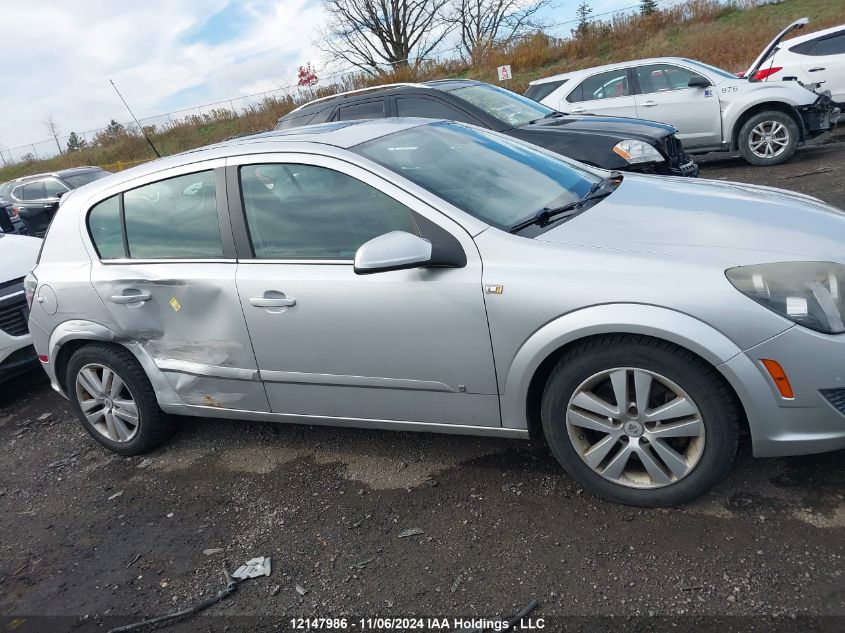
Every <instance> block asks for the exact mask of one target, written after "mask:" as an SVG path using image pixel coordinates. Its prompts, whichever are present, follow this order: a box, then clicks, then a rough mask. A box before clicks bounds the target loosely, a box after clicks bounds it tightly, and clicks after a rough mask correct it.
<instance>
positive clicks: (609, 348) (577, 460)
mask: <svg viewBox="0 0 845 633" xmlns="http://www.w3.org/2000/svg"><path fill="white" fill-rule="evenodd" d="M614 367H636V368H641V369H646V370H650V371H653V372H656V373H659V374H661V375H663V376H666V377H667V378H668V379H670V380H672V381H673V382H675V383H676V384H677V385H679V386H680V387H681V388H682V389H683V390H684V391H686V392H687V393H688V394H689V395H690V397H691V398H692V399H693V401H694V402H695V404H696V405H697V406H698V409H699V411H700V412H701V415H702V419H703V421H704V426H705V433H706V439H705V446H704V452H703V454H702V455H701V458H700V460H699V462H698V464H697V465H696V467H695V468H694V469H693V471H692V472H691V473H689V474H688V475H687V476H686V477H684V478H683V479H681V480H680V481H678V482H676V483H674V484H670V485H668V486H665V487H663V488H655V489H637V488H629V487H626V486H622V485H620V484H616V483H613V482H612V481H609V480H607V479H605V478H603V477H602V476H601V475H599V474H598V473H596V472H594V471H593V470H592V469H591V468H590V467H589V466H587V464H585V463H584V461H583V460H582V459H581V457H580V456H579V455H578V453H577V452H576V450H575V448H574V447H573V445H572V442H571V441H570V439H569V435H568V433H567V430H566V422H565V411H566V407H567V405H568V403H569V399H570V398H571V397H572V395H573V393H574V392H575V390H576V389H577V388H578V386H579V385H581V383H582V382H583V381H585V380H586V379H587V378H589V377H590V376H593V375H595V374H597V373H599V372H601V371H603V370H606V369H611V368H614ZM541 419H542V424H543V431H544V433H545V436H546V440H547V441H548V443H549V446H550V448H551V450H552V453H553V454H554V456H555V457H556V458H557V460H558V462H560V464H561V465H562V466H563V468H564V469H565V470H566V471H567V472H568V473H569V474H570V475H571V476H572V478H573V479H575V481H576V482H578V483H579V484H580V485H581V486H583V487H584V488H585V489H586V490H589V491H590V492H592V493H593V494H595V495H597V496H600V497H604V498H605V499H609V500H611V501H615V502H617V503H622V504H626V505H632V506H645V507H660V506H674V505H679V504H683V503H686V502H688V501H691V500H692V499H695V498H696V497H698V496H700V495H702V494H704V493H705V492H707V491H708V490H709V489H710V488H712V487H713V486H715V485H716V484H717V483H719V482H720V481H721V480H722V479H723V478H724V477H725V476H726V475H727V474H728V472H729V471H730V469H731V466H732V464H733V461H734V457H735V456H736V451H737V445H738V441H739V440H738V437H739V422H740V420H741V419H742V414H741V412H740V405H739V403H738V402H737V399H736V396H735V395H734V393H733V391H732V390H731V388H730V386H729V385H728V384H727V382H726V381H725V379H724V378H723V377H722V376H721V375H720V374H719V373H718V372H717V371H716V370H715V369H714V368H713V367H712V366H711V365H710V364H709V363H707V362H706V361H704V360H703V359H701V358H700V357H698V356H696V355H695V354H693V353H692V352H690V351H688V350H686V349H683V348H680V347H677V346H675V345H673V344H671V343H668V342H666V341H663V340H659V339H654V338H651V337H648V336H640V335H610V336H602V337H595V338H592V339H589V340H587V341H585V342H583V343H580V344H577V345H575V346H574V347H572V348H570V349H568V350H566V352H565V353H564V354H563V356H562V357H561V358H560V360H559V361H558V363H557V366H556V367H555V369H554V371H553V372H552V374H551V376H550V377H549V379H548V381H547V383H546V388H545V391H544V392H543V398H542V403H541Z"/></svg>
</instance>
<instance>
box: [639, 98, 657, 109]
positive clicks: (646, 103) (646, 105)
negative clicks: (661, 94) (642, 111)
mask: <svg viewBox="0 0 845 633" xmlns="http://www.w3.org/2000/svg"><path fill="white" fill-rule="evenodd" d="M640 105H641V106H643V107H644V108H652V107H654V106H656V105H657V102H656V101H651V100H649V101H644V102H643V103H641V104H640Z"/></svg>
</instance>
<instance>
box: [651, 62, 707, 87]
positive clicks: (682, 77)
mask: <svg viewBox="0 0 845 633" xmlns="http://www.w3.org/2000/svg"><path fill="white" fill-rule="evenodd" d="M636 72H637V81H638V82H639V84H640V92H641V93H642V94H649V93H652V92H667V91H669V90H684V89H686V88H689V80H690V79H692V78H693V77H701V78H702V79H704V77H703V76H702V75H699V74H698V73H694V72H692V71H691V70H687V69H686V68H681V67H679V66H673V65H671V64H651V65H649V66H638V67H637V69H636Z"/></svg>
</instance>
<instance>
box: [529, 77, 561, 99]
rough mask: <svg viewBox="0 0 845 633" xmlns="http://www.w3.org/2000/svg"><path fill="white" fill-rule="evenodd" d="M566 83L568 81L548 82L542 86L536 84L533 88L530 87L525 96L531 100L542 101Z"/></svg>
mask: <svg viewBox="0 0 845 633" xmlns="http://www.w3.org/2000/svg"><path fill="white" fill-rule="evenodd" d="M565 83H566V79H561V80H560V81H547V82H546V83H542V84H534V85H533V86H528V90H526V91H525V96H526V97H528V98H529V99H534V101H542V100H543V99H545V98H546V97H548V96H549V95H550V94H552V93H553V92H554V91H555V90H557V89H558V88H560V87H561V86H562V85H563V84H565Z"/></svg>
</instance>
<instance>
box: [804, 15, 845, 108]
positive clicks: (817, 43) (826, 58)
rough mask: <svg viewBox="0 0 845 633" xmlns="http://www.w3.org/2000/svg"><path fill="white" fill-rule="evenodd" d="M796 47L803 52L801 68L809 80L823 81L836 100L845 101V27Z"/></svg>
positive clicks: (823, 87)
mask: <svg viewBox="0 0 845 633" xmlns="http://www.w3.org/2000/svg"><path fill="white" fill-rule="evenodd" d="M795 48H796V49H799V50H800V51H802V52H803V56H802V58H801V69H802V70H803V71H804V72H805V73H806V74H807V77H809V80H810V81H811V82H814V83H816V82H818V83H822V89H823V90H830V93H831V96H832V97H833V100H834V101H836V102H837V103H845V29H844V30H841V31H836V32H834V33H830V34H828V35H825V36H823V37H820V38H818V39H815V40H812V41H811V42H806V43H804V44H801V45H799V46H796V47H795ZM792 50H793V51H794V50H795V49H792Z"/></svg>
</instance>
